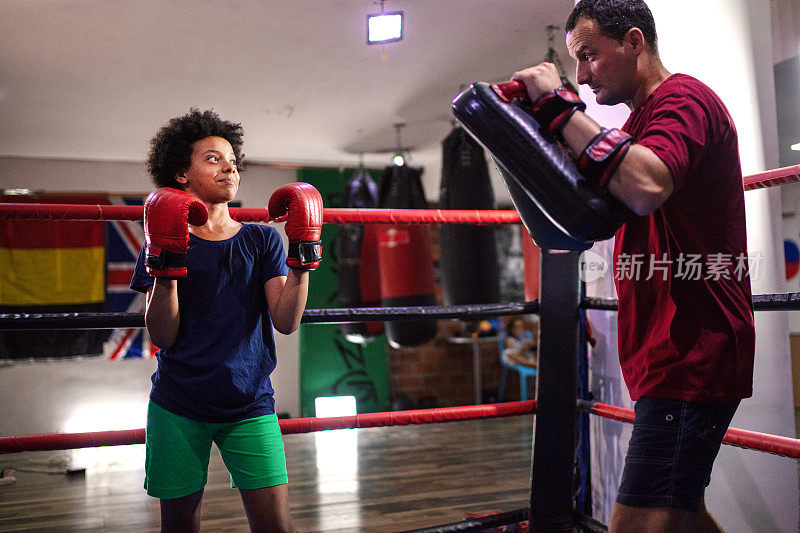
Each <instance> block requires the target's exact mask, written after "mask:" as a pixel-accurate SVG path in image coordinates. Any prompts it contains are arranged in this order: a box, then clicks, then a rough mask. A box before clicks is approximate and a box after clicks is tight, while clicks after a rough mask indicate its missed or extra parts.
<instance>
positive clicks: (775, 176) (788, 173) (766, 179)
mask: <svg viewBox="0 0 800 533" xmlns="http://www.w3.org/2000/svg"><path fill="white" fill-rule="evenodd" d="M796 181H800V165H794V166H791V167H783V168H776V169H775V170H766V171H764V172H759V173H758V174H753V175H752V176H745V177H744V178H743V179H742V183H743V184H744V190H746V191H752V190H754V189H766V188H767V187H775V186H777V185H783V184H784V183H794V182H796Z"/></svg>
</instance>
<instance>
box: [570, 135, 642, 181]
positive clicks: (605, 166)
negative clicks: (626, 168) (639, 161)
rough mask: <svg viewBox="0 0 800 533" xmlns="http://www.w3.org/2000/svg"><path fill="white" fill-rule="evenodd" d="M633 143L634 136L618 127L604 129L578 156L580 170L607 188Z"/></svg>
mask: <svg viewBox="0 0 800 533" xmlns="http://www.w3.org/2000/svg"><path fill="white" fill-rule="evenodd" d="M631 144H633V137H631V136H630V135H628V134H627V133H625V132H624V131H622V130H618V129H617V128H611V129H603V130H601V131H600V133H598V134H597V135H595V136H594V138H593V139H592V140H591V141H589V144H587V145H586V148H584V149H583V152H581V155H580V157H578V165H577V166H578V170H579V171H580V173H581V174H583V176H584V177H585V178H586V179H587V180H589V181H590V182H592V183H594V184H595V185H597V186H598V187H599V188H600V189H603V190H604V189H606V188H607V187H608V182H609V181H610V180H611V176H613V175H614V172H616V171H617V168H619V165H620V163H622V159H623V158H624V157H625V154H626V153H627V152H628V149H629V148H630V147H631Z"/></svg>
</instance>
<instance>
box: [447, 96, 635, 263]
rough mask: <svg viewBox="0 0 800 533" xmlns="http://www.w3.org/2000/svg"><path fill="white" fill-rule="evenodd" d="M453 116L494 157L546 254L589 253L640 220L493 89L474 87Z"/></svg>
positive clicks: (455, 107) (457, 104)
mask: <svg viewBox="0 0 800 533" xmlns="http://www.w3.org/2000/svg"><path fill="white" fill-rule="evenodd" d="M452 108H453V114H454V115H455V117H456V119H457V120H458V121H459V122H460V123H461V124H462V125H463V126H464V128H465V129H466V130H467V131H468V132H469V133H470V134H471V135H472V136H473V137H474V138H475V140H477V141H478V142H479V143H480V144H481V145H483V147H484V148H485V149H486V151H487V152H489V154H491V156H492V159H494V162H495V164H496V165H497V168H498V169H499V170H500V173H501V175H502V176H503V180H504V181H505V183H506V187H507V188H508V191H509V193H510V194H511V198H512V200H513V202H514V207H516V209H517V211H518V212H519V215H520V218H521V219H522V222H523V224H525V227H526V228H527V229H528V232H529V233H530V235H531V238H532V239H533V242H535V243H536V245H537V246H539V247H540V248H545V249H549V250H577V251H581V250H586V249H588V248H590V247H591V245H592V243H593V242H595V241H602V240H605V239H609V238H611V237H613V236H614V233H616V231H617V229H619V227H620V226H621V225H622V224H624V223H625V222H626V221H627V220H629V219H631V218H633V217H634V216H635V214H634V213H633V212H632V211H631V210H630V209H628V207H627V206H625V205H624V204H623V203H621V202H620V201H618V200H617V199H615V198H613V197H612V196H611V195H610V194H609V193H607V192H605V191H600V190H599V189H598V188H597V187H596V186H594V185H593V184H591V183H589V182H588V181H587V180H586V179H585V178H584V177H583V176H582V175H581V174H580V172H578V169H577V168H576V167H575V163H574V162H573V161H572V159H571V158H570V156H569V155H568V154H567V152H566V151H565V150H564V149H563V148H562V147H561V146H560V145H559V144H558V142H556V140H555V139H554V138H553V136H552V135H551V134H550V133H549V132H548V131H547V130H545V129H544V128H542V127H541V126H540V125H539V123H538V122H537V121H536V119H535V118H533V117H532V116H531V115H530V114H529V113H528V112H527V111H525V110H524V109H522V108H521V107H520V106H519V105H518V104H517V103H516V102H512V103H506V102H504V101H503V100H501V99H500V97H499V96H498V95H497V93H495V91H494V89H492V87H491V86H490V85H489V84H488V83H482V82H479V83H473V84H472V85H470V86H469V88H468V89H466V90H465V91H464V92H462V93H461V94H459V95H458V96H457V97H456V98H455V100H453V104H452Z"/></svg>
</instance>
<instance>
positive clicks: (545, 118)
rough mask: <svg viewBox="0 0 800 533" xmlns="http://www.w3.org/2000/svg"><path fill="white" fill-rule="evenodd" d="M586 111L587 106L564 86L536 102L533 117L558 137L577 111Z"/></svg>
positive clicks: (532, 110)
mask: <svg viewBox="0 0 800 533" xmlns="http://www.w3.org/2000/svg"><path fill="white" fill-rule="evenodd" d="M579 110H580V111H585V110H586V104H585V103H584V101H583V100H581V99H580V98H579V97H578V95H577V94H575V93H574V92H572V91H570V90H569V89H567V88H566V87H564V86H563V85H562V86H561V87H559V88H558V89H556V90H555V91H551V92H549V93H547V94H545V95H544V96H542V97H541V98H539V99H538V100H536V102H534V104H533V108H531V115H533V118H535V119H536V121H537V122H539V124H540V125H541V126H543V127H544V128H547V130H548V131H549V132H550V133H552V134H553V135H558V134H560V132H561V128H563V127H564V124H566V123H567V121H568V120H569V118H570V117H571V116H572V114H573V113H575V111H579Z"/></svg>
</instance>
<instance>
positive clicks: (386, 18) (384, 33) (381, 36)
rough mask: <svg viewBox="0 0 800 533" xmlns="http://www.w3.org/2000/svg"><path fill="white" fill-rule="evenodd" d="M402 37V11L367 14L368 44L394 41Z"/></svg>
mask: <svg viewBox="0 0 800 533" xmlns="http://www.w3.org/2000/svg"><path fill="white" fill-rule="evenodd" d="M402 39H403V12H402V11H390V12H388V13H375V14H374V15H367V44H379V43H393V42H396V41H400V40H402Z"/></svg>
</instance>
